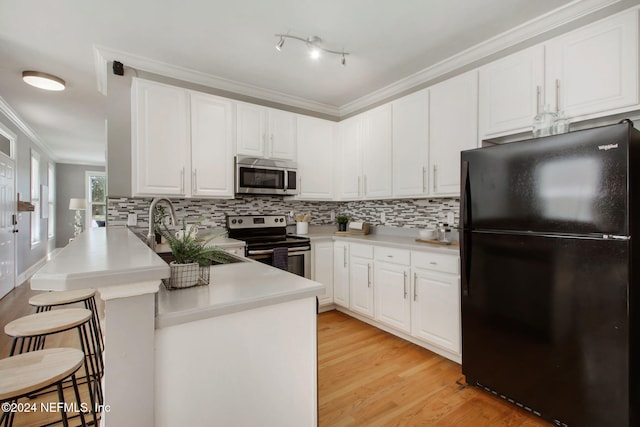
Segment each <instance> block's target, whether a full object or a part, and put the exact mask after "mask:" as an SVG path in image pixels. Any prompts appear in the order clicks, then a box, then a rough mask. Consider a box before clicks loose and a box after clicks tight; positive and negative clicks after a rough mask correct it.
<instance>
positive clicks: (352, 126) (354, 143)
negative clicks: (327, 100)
mask: <svg viewBox="0 0 640 427" xmlns="http://www.w3.org/2000/svg"><path fill="white" fill-rule="evenodd" d="M362 122H363V120H362V115H358V116H355V117H351V118H349V119H347V120H343V121H341V122H340V123H339V124H338V132H339V135H340V137H339V138H338V146H337V148H336V150H335V151H336V153H337V156H338V161H339V164H340V166H339V167H338V170H337V172H338V176H337V177H336V180H337V182H338V183H339V190H338V191H339V194H338V198H339V199H342V200H355V199H359V198H360V194H361V190H360V184H361V179H362V176H361V171H362V162H361V156H360V142H361V139H362Z"/></svg>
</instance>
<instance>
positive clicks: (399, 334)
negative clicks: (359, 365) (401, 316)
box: [335, 305, 462, 364]
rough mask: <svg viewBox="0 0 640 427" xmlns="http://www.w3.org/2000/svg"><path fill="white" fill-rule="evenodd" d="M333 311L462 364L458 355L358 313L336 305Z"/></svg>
mask: <svg viewBox="0 0 640 427" xmlns="http://www.w3.org/2000/svg"><path fill="white" fill-rule="evenodd" d="M335 309H336V310H337V311H339V312H341V313H344V314H346V315H347V316H351V317H353V318H355V319H358V320H360V321H361V322H364V323H367V324H369V325H371V326H373V327H376V328H378V329H381V330H383V331H385V332H388V333H390V334H391V335H395V336H397V337H399V338H402V339H403V340H405V341H409V342H411V343H413V344H415V345H417V346H420V347H422V348H426V349H427V350H429V351H432V352H434V353H436V354H439V355H440V356H442V357H445V358H447V359H449V360H451V361H453V362H456V363H458V364H462V356H461V355H459V354H455V353H452V352H450V351H448V350H445V349H443V348H440V347H438V346H435V345H433V344H430V343H428V342H425V341H422V340H419V339H417V338H414V337H412V336H411V335H407V334H405V333H403V332H400V331H397V330H395V329H393V328H390V327H388V326H387V325H384V324H382V323H380V322H377V321H376V320H374V319H370V318H368V317H365V316H361V315H360V314H358V313H354V312H353V311H351V310H349V309H347V308H345V307H341V306H339V305H336V306H335Z"/></svg>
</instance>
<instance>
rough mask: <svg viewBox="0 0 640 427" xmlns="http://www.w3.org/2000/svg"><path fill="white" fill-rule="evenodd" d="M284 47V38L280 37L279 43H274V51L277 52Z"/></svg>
mask: <svg viewBox="0 0 640 427" xmlns="http://www.w3.org/2000/svg"><path fill="white" fill-rule="evenodd" d="M283 45H284V37H282V36H280V41H279V42H278V43H276V49H277V50H278V52H280V51H281V50H282V46H283Z"/></svg>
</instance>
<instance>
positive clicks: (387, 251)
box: [374, 246, 411, 265]
mask: <svg viewBox="0 0 640 427" xmlns="http://www.w3.org/2000/svg"><path fill="white" fill-rule="evenodd" d="M374 252H375V260H376V261H386V262H392V263H394V264H402V265H409V264H411V252H410V251H408V250H405V249H396V248H387V247H384V246H376V248H375V251H374Z"/></svg>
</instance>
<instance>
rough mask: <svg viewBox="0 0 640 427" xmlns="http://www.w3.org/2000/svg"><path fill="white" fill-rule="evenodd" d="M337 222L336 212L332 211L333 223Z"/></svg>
mask: <svg viewBox="0 0 640 427" xmlns="http://www.w3.org/2000/svg"><path fill="white" fill-rule="evenodd" d="M335 220H336V211H331V221H335Z"/></svg>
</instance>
